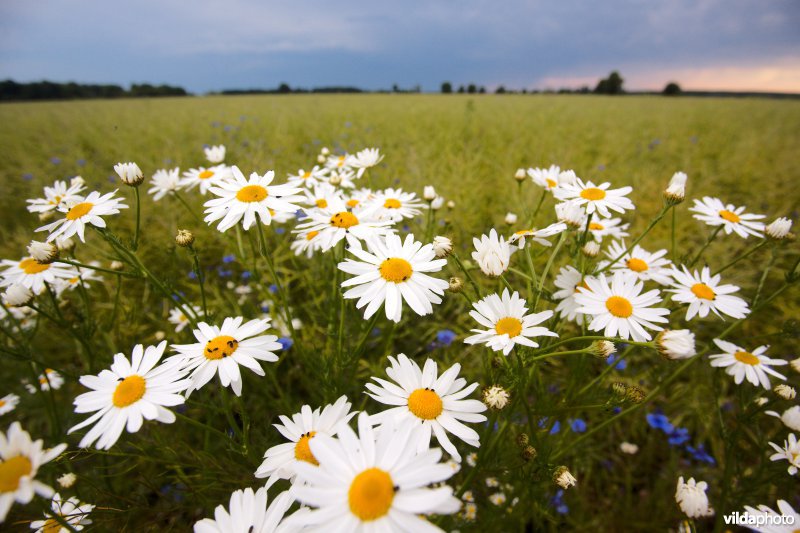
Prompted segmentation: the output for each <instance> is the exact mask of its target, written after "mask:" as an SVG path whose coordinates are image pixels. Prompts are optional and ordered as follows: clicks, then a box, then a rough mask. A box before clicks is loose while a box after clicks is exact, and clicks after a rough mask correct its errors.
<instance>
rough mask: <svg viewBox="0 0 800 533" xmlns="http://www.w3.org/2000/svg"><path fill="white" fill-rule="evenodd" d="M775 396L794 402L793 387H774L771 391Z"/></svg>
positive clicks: (794, 393) (795, 394) (795, 393)
mask: <svg viewBox="0 0 800 533" xmlns="http://www.w3.org/2000/svg"><path fill="white" fill-rule="evenodd" d="M773 390H774V391H775V394H777V395H778V396H780V397H781V398H783V399H784V400H794V398H795V396H797V392H796V391H795V390H794V387H790V386H789V385H784V384H783V383H781V384H780V385H775V388H774V389H773Z"/></svg>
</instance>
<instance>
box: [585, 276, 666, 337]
mask: <svg viewBox="0 0 800 533" xmlns="http://www.w3.org/2000/svg"><path fill="white" fill-rule="evenodd" d="M585 281H586V284H587V285H588V287H589V288H588V289H584V288H583V287H578V290H579V291H580V292H579V293H578V294H576V295H575V301H576V302H577V303H578V304H579V305H580V306H581V307H579V308H578V312H580V313H583V314H585V315H589V316H591V317H592V322H591V323H590V324H589V329H590V330H591V331H604V333H603V334H604V335H605V336H606V337H617V336H619V337H620V338H622V339H633V340H634V341H637V342H644V341H649V340H650V339H652V338H653V337H652V335H650V333H649V332H647V331H645V329H644V328H648V329H651V330H654V331H661V329H662V328H661V326H657V325H656V324H654V323H653V322H668V320H667V318H666V317H667V316H668V315H669V309H664V308H660V307H656V308H654V307H651V306H653V305H656V304H659V303H661V301H662V300H661V296H660V295H659V293H658V291H657V290H655V289H654V290H652V291H648V292H646V293H642V287H643V286H644V284H643V283H642V282H640V281H638V280H637V279H636V278H634V277H628V276H626V275H625V274H623V273H622V272H615V273H614V277H613V278H612V279H611V283H610V284H609V282H608V280H607V279H606V276H605V274H600V277H599V279H592V278H586V280H585Z"/></svg>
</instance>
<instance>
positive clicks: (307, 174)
mask: <svg viewBox="0 0 800 533" xmlns="http://www.w3.org/2000/svg"><path fill="white" fill-rule="evenodd" d="M310 177H311V172H306V173H305V174H303V176H302V178H303V179H304V180H307V179H308V178H310Z"/></svg>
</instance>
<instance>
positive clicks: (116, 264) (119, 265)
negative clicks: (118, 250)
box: [108, 261, 125, 270]
mask: <svg viewBox="0 0 800 533" xmlns="http://www.w3.org/2000/svg"><path fill="white" fill-rule="evenodd" d="M108 268H110V269H111V270H122V269H123V268H125V264H124V263H123V262H122V261H111V264H110V265H108Z"/></svg>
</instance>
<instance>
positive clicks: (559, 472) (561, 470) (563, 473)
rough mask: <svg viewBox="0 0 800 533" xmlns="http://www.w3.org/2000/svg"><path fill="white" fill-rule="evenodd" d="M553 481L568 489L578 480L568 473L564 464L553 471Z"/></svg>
mask: <svg viewBox="0 0 800 533" xmlns="http://www.w3.org/2000/svg"><path fill="white" fill-rule="evenodd" d="M553 481H554V482H555V484H556V485H558V486H559V487H561V488H562V489H568V488H570V487H572V486H574V485H575V484H577V483H578V480H577V479H575V476H573V475H572V474H570V472H569V469H568V468H567V467H566V466H559V467H558V468H556V471H555V472H553Z"/></svg>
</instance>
